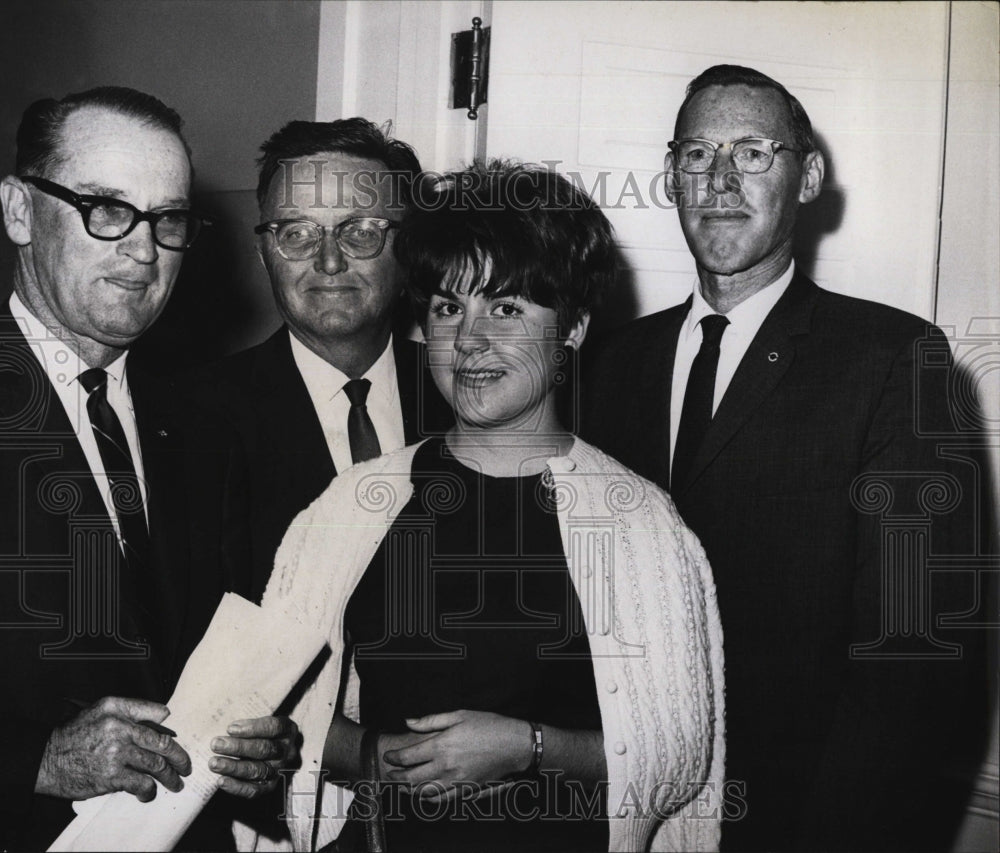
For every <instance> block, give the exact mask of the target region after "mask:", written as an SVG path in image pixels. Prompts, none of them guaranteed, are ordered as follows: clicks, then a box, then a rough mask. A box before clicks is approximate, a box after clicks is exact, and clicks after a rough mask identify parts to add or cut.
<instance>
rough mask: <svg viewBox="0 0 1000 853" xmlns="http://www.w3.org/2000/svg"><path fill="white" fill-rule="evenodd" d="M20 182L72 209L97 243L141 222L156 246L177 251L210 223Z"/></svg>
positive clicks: (33, 180)
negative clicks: (150, 233) (150, 234)
mask: <svg viewBox="0 0 1000 853" xmlns="http://www.w3.org/2000/svg"><path fill="white" fill-rule="evenodd" d="M21 180H22V181H24V183H26V184H31V185H32V186H33V187H37V188H38V189H40V190H41V191H42V192H43V193H45V194H46V195H50V196H53V197H54V198H58V199H60V200H61V201H64V202H66V203H67V204H69V205H72V206H73V207H75V208H76V209H77V211H78V212H79V214H80V216H81V217H82V218H83V227H84V229H85V230H86V232H87V233H88V234H89V235H90V236H91V237H93V238H95V239H97V240H121V239H122V238H123V237H127V236H128V235H129V234H131V233H132V231H134V230H135V227H136V226H137V225H138V224H139V223H140V222H148V223H149V227H150V229H151V230H152V232H153V242H154V243H156V245H157V246H159V247H160V248H163V249H170V250H171V251H174V252H180V251H183V250H184V249H187V248H188V247H189V246H190V245H191V244H192V243H193V242H194V241H195V238H196V237H197V236H198V232H199V231H201V227H202V225H211V224H212V220H211V219H210V218H209V217H207V216H203V215H202V214H200V213H195V212H194V211H193V210H188V209H186V208H168V209H166V210H139V208H137V207H135V206H134V205H131V204H129V203H128V202H127V201H122V200H121V199H120V198H111V197H109V196H103V195H82V194H80V193H77V192H73V190H71V189H69V188H68V187H64V186H62V185H61V184H57V183H55V182H54V181H49V180H46V179H45V178H37V177H35V176H34V175H24V176H22V177H21Z"/></svg>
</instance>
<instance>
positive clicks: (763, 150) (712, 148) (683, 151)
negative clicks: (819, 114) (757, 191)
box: [667, 136, 806, 175]
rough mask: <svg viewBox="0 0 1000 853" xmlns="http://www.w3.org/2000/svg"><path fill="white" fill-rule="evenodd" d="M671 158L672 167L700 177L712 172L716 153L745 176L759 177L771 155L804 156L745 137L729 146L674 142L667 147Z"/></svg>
mask: <svg viewBox="0 0 1000 853" xmlns="http://www.w3.org/2000/svg"><path fill="white" fill-rule="evenodd" d="M667 146H668V147H669V148H670V151H671V153H672V154H673V155H674V163H675V164H676V166H677V168H678V169H680V170H681V171H682V172H687V173H688V174H689V175H703V174H705V173H706V172H709V171H712V170H713V169H714V168H715V165H716V161H717V160H718V157H719V152H720V151H722V152H728V154H729V158H730V160H731V161H732V165H733V166H734V167H735V168H736V169H739V171H741V172H742V173H743V174H745V175H759V174H761V173H762V172H766V171H767V170H768V169H770V168H771V164H772V163H773V162H774V155H775V154H777V153H778V152H779V151H790V152H792V153H793V154H804V153H806V152H804V151H803V150H802V149H801V148H793V147H792V146H790V145H786V144H785V143H784V142H779V141H778V140H777V139H759V138H757V137H753V136H748V137H745V138H744V139H736V140H734V141H732V142H724V143H718V142H712V141H711V140H710V139H675V140H672V141H670V142H668V143H667Z"/></svg>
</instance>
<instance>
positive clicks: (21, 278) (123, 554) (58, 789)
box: [0, 87, 297, 849]
mask: <svg viewBox="0 0 1000 853" xmlns="http://www.w3.org/2000/svg"><path fill="white" fill-rule="evenodd" d="M190 192H191V162H190V154H189V151H188V148H187V144H186V142H185V141H184V138H183V136H182V135H181V120H180V117H179V116H178V115H177V113H176V112H174V111H173V110H172V109H170V108H169V107H167V106H165V105H164V104H163V103H162V102H160V101H159V100H158V99H156V98H155V97H153V96H151V95H147V94H145V93H142V92H138V91H135V90H133V89H126V88H122V87H102V88H98V89H91V90H88V91H86V92H81V93H78V94H74V95H69V96H67V97H65V98H63V99H62V100H59V101H57V100H53V99H46V100H42V101H38V102H36V103H34V104H32V105H31V106H29V107H28V109H27V110H26V111H25V113H24V115H23V117H22V121H21V125H20V127H19V130H18V135H17V159H16V173H15V174H13V175H9V176H7V177H5V178H4V179H3V180H2V182H0V201H2V204H3V217H4V226H5V229H6V233H7V236H8V237H9V238H10V240H11V241H12V242H13V243H14V244H15V246H16V250H17V262H16V266H15V269H14V275H13V285H14V293H13V295H12V296H11V297H10V300H9V302H8V303H6V304H4V306H3V308H2V309H0V507H2V510H0V680H2V681H3V683H4V684H5V685H6V687H5V694H4V701H3V703H2V705H0V744H2V747H3V753H4V755H5V758H6V765H5V771H4V773H3V774H2V779H0V847H2V848H3V849H45V848H46V847H47V846H48V845H49V844H50V843H51V842H52V841H53V840H54V839H55V838H56V837H57V836H58V835H59V833H60V832H61V830H62V829H63V828H64V827H65V826H66V825H67V824H68V823H69V821H70V820H71V819H72V818H73V808H72V802H73V801H74V800H88V799H90V798H93V797H96V796H99V795H101V794H105V793H111V792H119V791H120V792H127V793H128V794H131V795H133V796H135V797H136V798H137V799H138V800H140V801H141V802H147V801H149V800H151V799H153V798H154V797H156V796H157V786H158V785H159V786H162V787H164V788H166V789H168V791H171V792H175V791H178V790H180V789H181V788H182V787H183V786H184V779H183V777H185V776H187V775H188V774H189V773H190V772H191V768H192V761H204V760H206V759H205V758H204V757H200V758H199V757H198V756H191V755H189V754H188V753H187V752H186V751H185V749H184V748H182V747H181V745H180V744H179V742H178V741H177V740H176V739H175V735H174V734H173V733H172V732H171V731H170V730H169V729H166V728H164V727H162V726H160V725H159V724H160V723H161V722H163V721H164V719H165V718H166V717H167V714H168V709H167V707H166V706H165V705H164V704H163V703H164V702H165V701H166V700H167V699H168V697H169V696H170V694H171V692H172V690H173V687H174V686H175V684H176V682H177V678H178V677H179V675H180V672H181V669H182V668H183V665H184V663H185V661H186V660H187V657H188V656H189V654H190V653H191V651H192V650H193V649H194V647H195V645H197V643H198V641H199V640H200V639H201V636H202V634H203V633H204V631H205V629H206V628H207V627H208V624H209V621H210V619H211V616H212V614H213V613H214V611H215V608H216V606H217V605H218V603H219V601H220V600H221V598H222V595H223V594H224V593H225V592H227V591H234V592H241V593H244V594H246V592H247V589H248V583H247V581H246V577H247V575H248V573H247V570H246V562H247V560H246V556H245V550H246V544H245V540H246V537H247V534H246V527H245V515H244V516H243V517H242V518H241V510H240V506H241V503H240V502H241V500H242V496H241V490H240V486H239V484H240V483H241V482H242V481H243V479H244V477H245V470H244V467H245V466H244V464H243V463H242V462H241V457H240V454H239V452H238V450H237V449H236V448H237V447H238V444H237V443H236V441H235V440H234V439H231V438H230V434H229V432H228V431H227V430H226V428H225V427H224V425H223V424H221V423H217V422H213V421H212V419H211V418H209V417H207V416H205V415H203V414H202V413H194V412H193V411H191V410H189V409H187V408H185V407H184V406H183V405H182V404H179V403H178V402H177V400H176V399H175V397H176V394H175V389H174V388H172V387H170V386H167V385H165V384H163V383H161V382H158V381H157V380H156V379H155V378H154V377H153V376H152V375H150V374H149V373H148V372H145V371H143V370H142V368H141V365H138V364H136V363H135V360H134V359H132V358H130V357H129V350H130V347H131V346H132V344H133V343H134V342H135V341H136V340H137V339H138V338H139V337H141V336H142V335H143V333H144V332H145V331H146V330H147V329H148V328H149V327H150V326H151V325H152V324H153V322H154V321H155V320H156V318H157V317H158V316H159V314H160V312H161V311H162V310H163V307H164V306H165V304H166V302H167V299H168V298H169V296H170V292H171V289H172V288H173V285H174V281H175V280H176V278H177V274H178V271H179V269H180V265H181V261H182V259H183V257H184V250H185V249H187V248H188V247H189V246H190V245H191V244H192V242H193V241H194V239H195V238H196V237H197V235H198V232H199V230H200V228H201V227H202V225H204V224H205V223H206V222H207V221H208V219H207V217H204V216H202V215H201V214H199V213H197V212H196V211H195V210H194V209H192V204H191V196H190ZM209 451H217V452H209ZM175 710H176V709H175ZM229 724H230V721H222V722H221V723H220V727H219V735H220V738H219V739H218V742H217V743H214V746H216V747H218V749H217V750H216V752H217V753H218V754H215V755H214V756H213V757H211V758H210V759H208V764H209V767H210V769H212V770H214V771H215V772H216V773H218V774H219V776H220V777H221V778H220V783H219V784H220V788H221V789H222V790H224V791H227V792H229V793H232V794H236V795H237V796H240V797H257V796H260V795H261V794H265V793H269V792H270V791H272V790H273V789H274V788H275V787H276V785H277V782H278V779H279V776H278V772H277V771H278V770H279V769H281V768H283V767H284V766H286V765H287V764H288V763H289V762H294V761H295V759H296V757H297V746H296V743H295V741H296V738H297V730H296V728H295V724H294V723H292V722H291V721H290V720H288V719H287V718H280V717H261V718H257V719H254V720H247V721H243V723H242V725H241V726H239V727H238V728H228V729H227V726H228V725H229ZM167 725H170V723H169V721H168V723H167ZM160 795H161V796H172V794H168V793H166V792H163V791H161V792H160ZM230 823H231V814H230V813H229V812H228V810H227V808H226V806H225V803H224V801H223V802H222V805H221V811H220V812H215V811H214V809H212V808H211V807H210V809H209V810H206V812H204V813H203V814H202V815H201V816H200V817H199V818H198V819H197V820H196V822H195V824H194V825H193V827H192V830H191V833H190V834H189V835H187V836H186V837H185V838H183V839H182V840H181V842H180V848H181V849H186V848H190V847H197V848H198V849H215V848H218V847H230V846H231V836H230V831H229V830H230Z"/></svg>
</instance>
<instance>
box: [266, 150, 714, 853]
mask: <svg viewBox="0 0 1000 853" xmlns="http://www.w3.org/2000/svg"><path fill="white" fill-rule="evenodd" d="M422 202H423V205H422V209H418V210H417V211H416V212H415V213H413V214H412V216H411V217H410V218H409V219H408V220H407V221H406V222H405V223H404V225H403V227H402V229H401V230H400V233H399V234H398V235H397V236H396V238H395V241H396V243H395V250H396V253H397V257H398V258H399V260H400V262H401V263H402V264H403V265H404V267H405V268H406V269H407V270H408V275H409V288H410V293H411V296H412V298H413V301H414V304H415V306H416V309H417V313H418V316H419V319H420V320H421V322H422V326H423V330H424V336H425V338H426V341H427V357H428V359H429V364H430V367H431V371H432V375H433V377H434V381H435V384H436V385H437V386H438V388H439V389H440V390H441V393H442V394H443V395H444V396H445V398H446V399H447V400H448V401H449V403H450V404H451V406H452V408H453V409H454V412H455V419H456V425H455V427H453V428H452V429H451V430H450V431H449V432H448V433H447V434H446V435H444V436H441V437H439V438H434V439H430V440H428V441H426V442H425V443H423V444H421V445H418V446H415V447H409V448H406V449H404V450H402V451H400V452H398V453H394V454H389V455H387V456H383V457H380V458H379V459H376V460H372V461H371V462H368V463H364V464H362V465H358V466H355V467H354V468H352V469H350V470H349V471H347V472H344V473H342V474H341V475H340V476H338V477H337V478H336V479H335V480H334V481H333V483H332V484H331V486H330V488H329V489H328V490H327V491H326V492H325V493H324V494H323V495H322V496H321V497H320V498H319V499H318V500H317V501H316V502H315V503H314V504H313V505H312V506H310V507H309V508H308V509H307V510H306V511H305V512H303V513H302V514H301V515H300V516H299V517H298V518H297V519H296V521H295V522H294V523H293V525H292V527H291V528H290V529H289V531H288V533H287V535H286V537H285V540H284V542H283V544H282V546H281V549H280V550H279V552H278V557H277V560H276V566H275V573H274V575H273V576H272V579H271V582H270V584H269V587H268V591H267V594H266V595H265V600H264V601H265V605H266V606H282V607H289V606H294V607H297V608H298V609H299V610H300V611H301V612H302V613H303V616H304V618H305V619H307V620H309V621H310V622H312V623H314V624H316V625H317V627H319V628H320V629H321V630H323V631H324V632H326V634H327V636H328V637H329V645H330V649H331V651H332V655H331V656H330V658H329V659H328V660H327V661H326V663H325V665H324V666H323V669H322V671H320V672H319V674H318V675H317V677H316V678H315V680H314V681H312V683H311V684H310V685H309V686H308V688H307V690H306V692H305V694H304V695H303V697H302V699H301V701H300V702H299V704H298V707H297V708H296V710H295V711H294V712H293V714H292V716H293V718H294V719H296V721H297V722H298V724H299V726H300V728H301V730H302V733H303V738H304V744H303V749H302V755H303V767H302V770H301V771H300V772H299V773H298V774H296V776H295V778H294V780H293V784H292V785H291V786H290V791H289V815H291V816H292V818H291V821H290V823H291V830H292V837H293V841H294V843H295V845H296V847H297V848H300V849H309V848H311V847H314V846H315V847H322V846H323V845H324V844H326V843H328V842H329V841H330V839H331V838H332V837H333V836H334V835H335V834H336V833H337V832H338V831H339V829H340V825H341V824H342V823H343V820H342V818H343V817H344V815H345V803H346V799H345V797H344V789H345V788H347V789H352V790H353V792H354V793H355V794H357V795H358V798H357V801H356V802H355V806H354V811H353V812H352V817H354V818H355V819H356V820H359V819H362V818H366V817H370V815H371V814H372V811H373V808H374V806H375V805H379V806H381V810H382V814H383V817H384V819H385V824H384V825H385V833H386V834H385V842H384V843H386V844H387V847H388V849H389V850H392V851H394V853H395V851H398V850H433V851H441V850H455V851H469V850H476V851H484V850H512V851H515V850H516V851H521V850H565V851H580V850H608V849H610V850H646V849H650V848H652V849H673V850H708V849H714V848H715V847H717V844H718V828H719V820H720V817H721V803H720V799H721V793H722V792H721V785H722V779H723V776H722V771H723V753H724V746H723V745H724V740H723V686H722V633H721V629H720V626H719V620H718V611H717V607H716V601H715V589H714V586H713V582H712V578H711V573H710V569H709V566H708V564H707V562H706V560H705V557H704V553H703V552H702V549H701V547H700V546H699V544H698V542H697V540H696V539H695V537H694V536H693V534H691V533H690V531H688V530H687V528H686V527H685V526H684V524H683V523H682V522H681V520H680V518H679V517H678V515H677V513H676V511H675V509H674V507H673V504H672V503H671V501H670V499H669V498H668V497H667V496H666V495H665V494H664V493H663V492H661V491H660V490H659V489H657V488H656V487H655V486H654V485H652V484H651V483H649V482H647V481H645V480H643V479H641V478H640V477H638V476H636V475H634V474H632V473H631V472H630V471H628V470H627V469H625V468H624V467H622V466H621V465H620V464H618V463H617V462H615V461H614V460H613V459H611V458H609V457H608V456H606V455H604V454H603V453H601V452H599V451H598V450H596V449H595V448H593V447H590V446H589V445H587V444H586V443H584V442H583V441H581V440H580V439H578V438H575V437H574V435H573V434H572V432H571V431H570V429H568V428H567V426H568V424H567V418H566V417H565V416H564V414H563V413H564V412H565V411H567V410H570V411H571V410H572V405H570V406H566V405H561V402H562V403H565V402H566V400H568V401H569V402H570V403H572V401H573V390H574V389H573V382H572V374H573V371H572V366H573V361H574V358H573V356H574V354H575V352H576V351H577V350H578V349H579V347H580V345H581V344H582V342H583V340H584V337H585V336H586V332H587V324H588V321H589V317H590V312H591V310H592V308H593V306H594V305H595V303H596V300H597V298H598V297H599V296H600V295H601V293H602V292H603V291H605V290H606V289H607V287H608V285H609V284H610V283H611V281H612V279H613V275H614V263H615V261H614V245H613V239H612V234H611V227H610V225H609V223H608V221H607V219H606V218H605V217H604V215H603V213H601V211H600V210H599V208H598V207H597V206H596V205H595V204H594V203H593V202H592V201H591V200H590V199H589V198H588V197H587V196H586V195H585V194H583V193H582V192H580V191H579V190H578V189H576V188H574V187H573V186H572V185H571V184H570V183H569V182H568V181H566V180H565V179H564V178H562V177H561V176H559V175H557V174H556V173H555V172H552V171H543V170H538V169H534V168H529V167H523V166H512V165H509V164H505V163H493V164H490V165H487V166H481V165H477V166H474V167H472V168H470V169H468V170H466V171H464V172H460V173H456V174H453V175H451V176H448V177H447V178H446V179H445V180H444V181H442V182H441V183H440V185H439V186H438V188H437V190H436V192H435V193H434V194H425V197H424V198H422ZM560 398H563V399H562V401H561V400H560ZM607 402H608V405H610V406H613V405H614V400H608V401H607ZM324 774H325V775H324ZM375 777H377V778H378V779H380V780H381V781H380V786H379V791H380V793H379V794H378V795H377V796H373V794H372V792H373V787H372V785H373V780H374V778H375ZM320 779H323V780H325V783H324V785H323V789H322V790H321V791H319V792H318V793H319V796H318V797H315V798H314V797H313V796H312V795H308V796H306V794H309V792H315V791H316V788H317V785H318V784H319V782H318V780H320ZM328 781H335V782H338V783H340V787H339V788H338V787H336V786H334V785H331V784H326V782H328ZM345 846H347V845H346V842H344V841H343V840H342V842H341V848H343V847H345Z"/></svg>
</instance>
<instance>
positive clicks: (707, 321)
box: [701, 314, 729, 347]
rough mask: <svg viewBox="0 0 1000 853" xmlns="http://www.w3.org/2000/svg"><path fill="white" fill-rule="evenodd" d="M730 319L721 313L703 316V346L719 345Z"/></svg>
mask: <svg viewBox="0 0 1000 853" xmlns="http://www.w3.org/2000/svg"><path fill="white" fill-rule="evenodd" d="M728 325H729V320H728V319H727V318H726V317H723V316H722V315H721V314H708V315H707V316H705V317H702V318H701V335H702V338H701V345H702V346H703V347H706V346H712V347H717V346H719V344H720V342H721V341H722V335H723V333H724V332H725V331H726V326H728Z"/></svg>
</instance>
